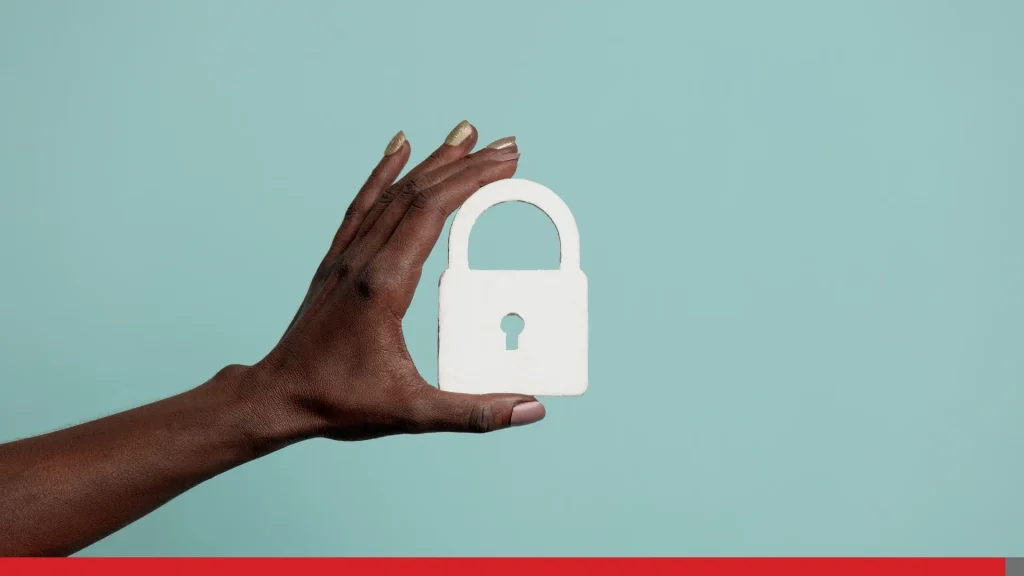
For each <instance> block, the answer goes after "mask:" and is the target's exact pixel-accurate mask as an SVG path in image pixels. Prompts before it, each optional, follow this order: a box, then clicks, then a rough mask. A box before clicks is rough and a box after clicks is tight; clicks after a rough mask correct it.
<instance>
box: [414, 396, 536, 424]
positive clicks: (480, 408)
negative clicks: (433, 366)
mask: <svg viewBox="0 0 1024 576" xmlns="http://www.w3.org/2000/svg"><path fill="white" fill-rule="evenodd" d="M426 390H427V392H426V393H425V394H424V395H423V397H422V398H421V400H420V406H419V407H418V409H417V410H416V416H415V418H416V421H414V422H411V423H409V431H410V432H412V433H424V432H470V433H478V434H479V433H484V432H493V431H495V430H501V429H503V428H509V427H512V426H525V425H527V424H533V423H534V422H539V421H540V420H542V419H544V415H545V410H544V405H543V404H541V403H540V402H538V401H537V399H536V398H534V397H533V396H523V395H520V394H457V393H455V392H443V391H441V390H438V389H437V388H434V387H433V386H427V388H426Z"/></svg>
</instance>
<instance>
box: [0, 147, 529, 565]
mask: <svg viewBox="0 0 1024 576" xmlns="http://www.w3.org/2000/svg"><path fill="white" fill-rule="evenodd" d="M476 141H477V133H476V129H475V128H474V129H473V131H472V134H471V135H470V136H469V137H468V138H467V139H466V140H465V141H463V142H462V143H460V144H458V145H455V146H450V145H447V144H445V145H442V146H441V147H440V148H438V149H437V150H435V151H434V152H433V153H432V154H431V155H430V156H429V157H428V158H427V159H426V160H424V161H423V162H421V163H420V164H419V165H418V166H416V167H415V168H413V169H412V170H411V171H410V172H409V173H408V174H407V175H406V176H405V177H403V178H402V179H401V180H398V181H397V182H396V179H397V178H398V175H399V173H400V172H401V171H402V169H403V168H404V166H405V165H406V163H407V162H408V160H409V156H410V153H411V148H410V146H409V144H408V142H405V143H403V144H402V147H401V148H400V149H399V150H398V151H397V152H395V153H393V154H391V155H388V156H385V157H384V158H382V159H381V161H380V163H379V164H378V165H377V167H376V168H374V170H373V172H372V173H371V175H370V177H369V179H368V180H367V181H366V184H365V185H363V187H362V188H361V189H360V190H359V192H358V193H357V194H356V196H355V199H354V200H353V201H352V204H351V206H349V208H348V210H347V211H346V213H345V218H344V220H343V222H342V223H341V226H340V228H339V229H338V231H337V233H336V234H335V236H334V240H333V242H332V243H331V246H330V249H329V250H328V251H327V254H326V256H325V257H324V259H323V261H322V262H321V264H320V266H319V267H318V269H317V271H316V274H315V275H314V276H313V281H312V282H311V284H310V287H309V292H308V293H307V294H306V297H305V299H304V300H303V302H302V305H301V306H300V307H299V310H298V312H297V313H296V315H295V318H294V320H292V322H291V324H290V325H289V326H288V328H287V330H286V331H285V333H284V335H283V336H282V338H281V340H280V342H278V344H277V345H276V346H275V347H274V348H273V350H271V351H270V353H269V354H267V356H266V357H265V358H263V359H262V360H261V361H260V362H258V363H257V364H255V365H253V366H242V365H231V366H227V367H225V368H224V369H222V370H221V371H220V372H219V373H218V374H216V375H215V376H214V377H213V378H211V379H210V380H209V381H207V382H206V383H204V384H202V385H200V386H198V387H196V388H194V389H192V390H189V391H187V392H184V393H182V394H179V395H177V396H173V397H171V398H167V399H164V400H161V401H159V402H155V403H153V404H149V405H146V406H142V407H139V408H135V409H133V410H129V411H126V412H122V413H120V414H115V415H113V416H108V417H106V418H102V419H100V420H95V421H92V422H88V423H85V424H81V425H79V426H75V427H72V428H67V429H64V430H60V431H57V432H53V433H50V434H45V435H42V436H37V437H34V438H27V439H23V440H19V441H15V442H10V443H8V444H3V445H0V555H5V556H39V555H43V556H58V555H68V554H71V553H74V552H76V551H78V550H80V549H82V548H84V547H85V546H88V545H89V544H92V543H94V542H96V541H97V540H100V539H101V538H103V537H105V536H107V535H109V534H111V533H113V532H114V531H116V530H118V529H120V528H122V527H124V526H126V525H127V524H129V523H131V522H133V521H135V520H137V519H139V518H141V517H142V516H144V515H146V514H148V513H149V512H152V511H153V510H154V509H156V508H158V507H159V506H161V505H163V504H164V503H166V502H167V501H169V500H171V499H172V498H174V497H175V496H177V495H179V494H181V493H183V492H185V491H186V490H188V489H190V488H192V487H193V486H196V485H197V484H199V483H201V482H203V481H205V480H208V479H210V478H212V477H214V476H216V475H218V474H221V473H223V472H225V471H227V470H230V469H232V468H234V467H236V466H239V465H241V464H244V463H246V462H249V461H251V460H254V459H256V458H259V457H261V456H264V455H266V454H269V453H271V452H274V451H276V450H280V449H281V448H284V447H285V446H288V445H290V444H293V443H295V442H299V441H302V440H305V439H309V438H314V437H324V438H331V439H334V440H339V441H355V440H368V439H372V438H379V437H381V436H388V435H394V434H420V433H427V432H473V433H482V432H490V431H494V430H499V429H502V428H507V427H509V426H510V425H512V424H513V422H515V423H516V424H525V423H530V422H533V421H536V420H539V419H540V418H542V417H543V415H544V412H543V407H542V406H540V405H539V404H537V403H536V399H535V398H533V397H531V396H522V395H517V394H491V395H465V394H454V393H450V392H442V391H440V390H438V389H437V388H435V387H433V386H431V385H429V384H428V383H427V382H426V381H425V380H424V379H423V377H422V376H421V375H420V373H419V372H418V371H417V370H416V367H415V366H414V365H413V362H412V359H411V357H410V356H409V352H408V350H407V349H406V345H405V338H404V335H403V333H402V318H403V316H404V315H405V313H406V311H407V310H408V308H409V304H410V302H411V301H412V297H413V293H414V292H415V290H416V286H417V284H418V283H419V280H420V276H421V274H422V269H423V263H424V261H425V260H426V258H427V256H428V255H429V254H430V251H431V249H432V248H433V247H434V244H435V243H436V242H437V239H438V236H439V235H440V233H441V229H442V227H443V226H444V223H445V220H446V219H447V217H448V216H449V215H450V214H451V213H452V212H454V211H455V210H456V209H457V208H458V207H459V206H460V205H461V204H462V203H463V202H464V201H465V200H466V199H467V198H468V197H469V196H470V195H471V194H473V193H474V192H475V191H476V190H478V189H479V188H480V187H481V186H484V185H486V184H489V183H491V182H494V181H496V180H500V179H503V178H509V177H511V176H512V175H513V174H514V173H515V171H516V167H517V164H518V156H519V155H518V150H517V149H516V148H515V146H512V147H509V148H505V149H502V150H491V149H483V150H480V151H478V152H476V153H473V154H470V152H471V151H472V149H473V147H474V146H475V144H476ZM516 406H520V407H521V409H520V410H518V411H517V415H518V416H517V418H516V419H513V414H512V413H513V409H514V408H515V407H516ZM524 414H526V416H525V417H524Z"/></svg>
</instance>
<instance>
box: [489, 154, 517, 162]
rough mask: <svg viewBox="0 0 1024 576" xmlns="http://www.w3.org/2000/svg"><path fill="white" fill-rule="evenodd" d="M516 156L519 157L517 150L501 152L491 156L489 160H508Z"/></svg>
mask: <svg viewBox="0 0 1024 576" xmlns="http://www.w3.org/2000/svg"><path fill="white" fill-rule="evenodd" d="M516 158H519V152H502V153H501V154H495V155H494V156H491V160H494V161H496V162H508V161H509V160H515V159H516Z"/></svg>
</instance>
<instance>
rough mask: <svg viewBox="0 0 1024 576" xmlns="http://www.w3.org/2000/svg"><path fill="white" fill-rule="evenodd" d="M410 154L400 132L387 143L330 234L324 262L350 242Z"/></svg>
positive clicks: (409, 149) (402, 133)
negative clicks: (331, 238) (338, 223)
mask: <svg viewBox="0 0 1024 576" xmlns="http://www.w3.org/2000/svg"><path fill="white" fill-rule="evenodd" d="M411 151H412V149H411V148H410V146H409V143H408V142H407V141H406V139H405V133H404V132H402V131H399V132H398V134H395V137H394V138H392V139H391V141H390V142H388V146H387V148H385V149H384V157H383V158H381V160H380V162H378V163H377V167H376V168H374V169H373V172H371V173H370V177H369V178H367V180H366V183H365V184H363V187H362V188H360V189H359V192H358V193H357V194H356V197H355V198H353V199H352V203H351V204H349V206H348V209H347V210H345V218H344V219H343V220H342V221H341V226H339V227H338V231H337V232H336V233H335V234H334V239H333V240H332V241H331V247H330V249H328V251H327V256H326V257H325V258H324V260H325V261H326V260H330V259H332V258H334V257H336V256H338V255H339V254H341V253H342V251H344V250H345V248H346V247H347V246H348V245H349V243H350V242H352V239H353V238H354V237H355V235H356V232H357V231H358V230H359V226H360V225H361V224H362V223H363V220H364V219H365V218H366V215H367V214H368V213H369V212H370V209H372V208H373V205H374V204H375V203H376V202H377V198H378V197H380V195H381V193H382V192H383V191H384V190H385V189H387V187H388V186H390V185H391V184H392V182H394V181H395V178H398V175H399V174H401V173H402V168H404V167H405V163H406V162H408V161H409V154H410V153H411Z"/></svg>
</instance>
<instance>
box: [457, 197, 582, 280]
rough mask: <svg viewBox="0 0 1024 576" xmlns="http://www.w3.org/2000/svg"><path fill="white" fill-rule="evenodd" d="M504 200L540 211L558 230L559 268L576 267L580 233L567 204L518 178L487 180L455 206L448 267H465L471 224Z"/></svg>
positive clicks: (578, 257) (466, 266)
mask: <svg viewBox="0 0 1024 576" xmlns="http://www.w3.org/2000/svg"><path fill="white" fill-rule="evenodd" d="M504 202H526V203H527V204H532V205H534V206H536V207H537V208H539V209H540V210H541V212H544V213H545V214H546V215H547V217H548V218H550V219H551V223H552V224H554V225H555V230H556V231H557V232H558V241H559V244H560V258H559V269H560V270H579V268H580V233H579V230H578V229H577V228H576V219H575V218H573V216H572V212H571V211H570V210H569V206H568V205H566V203H565V201H563V200H562V199H561V198H559V197H558V195H557V194H555V193H554V192H552V191H551V190H549V189H548V188H546V187H544V186H541V185H540V184H537V183H536V182H531V181H530V180H523V179H519V178H511V179H506V180H499V181H497V182H493V183H491V184H488V185H487V186H484V187H483V188H481V189H480V190H478V191H477V192H476V193H475V194H473V195H472V196H470V197H469V200H466V202H465V203H464V204H463V205H462V208H459V211H458V212H457V213H456V214H455V219H454V220H453V221H452V228H451V230H450V231H449V232H448V268H450V269H451V268H461V269H467V270H468V269H469V234H470V232H472V231H473V225H474V224H476V220H477V218H479V217H480V215H481V214H483V213H484V212H486V211H487V209H489V208H491V207H493V206H496V205H498V204H502V203H504Z"/></svg>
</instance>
